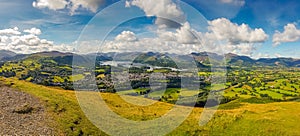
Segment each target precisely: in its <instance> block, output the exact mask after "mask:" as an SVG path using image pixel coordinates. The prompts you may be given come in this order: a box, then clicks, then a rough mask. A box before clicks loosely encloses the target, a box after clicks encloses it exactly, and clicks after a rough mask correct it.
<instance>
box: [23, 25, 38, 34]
mask: <svg viewBox="0 0 300 136" xmlns="http://www.w3.org/2000/svg"><path fill="white" fill-rule="evenodd" d="M24 32H25V33H29V34H33V35H40V34H41V33H42V31H41V30H40V29H37V28H35V27H34V28H31V29H26V30H24Z"/></svg>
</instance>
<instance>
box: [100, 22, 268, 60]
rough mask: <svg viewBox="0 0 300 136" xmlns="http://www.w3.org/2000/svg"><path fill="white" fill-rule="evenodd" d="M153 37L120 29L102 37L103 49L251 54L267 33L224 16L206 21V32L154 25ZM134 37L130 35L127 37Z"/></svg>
mask: <svg viewBox="0 0 300 136" xmlns="http://www.w3.org/2000/svg"><path fill="white" fill-rule="evenodd" d="M156 34H157V37H154V38H139V40H132V39H137V38H136V35H135V34H134V33H133V32H129V31H124V32H122V33H121V34H119V35H117V36H116V38H115V40H114V41H106V42H105V43H104V45H103V46H102V47H101V51H103V52H135V51H137V52H149V51H153V52H168V53H178V54H189V53H191V52H203V51H207V52H215V53H219V54H222V53H236V54H239V55H246V56H251V55H252V54H253V52H254V51H255V50H256V47H257V44H258V45H259V43H262V42H265V41H266V40H267V38H268V35H267V34H265V32H264V31H263V30H262V29H260V28H259V29H258V28H256V29H252V28H250V27H249V26H248V25H246V24H242V25H237V24H234V23H232V22H230V21H229V20H227V19H223V18H221V19H216V20H212V21H210V22H209V26H208V32H206V33H203V32H197V31H195V30H194V29H192V28H191V26H190V24H189V23H185V24H184V25H183V26H181V27H179V28H177V29H175V30H173V29H158V30H157V31H156ZM131 37H134V38H131Z"/></svg>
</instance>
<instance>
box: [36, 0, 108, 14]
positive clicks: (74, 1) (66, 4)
mask: <svg viewBox="0 0 300 136" xmlns="http://www.w3.org/2000/svg"><path fill="white" fill-rule="evenodd" d="M103 3H104V0H36V1H34V2H33V3H32V6H33V7H35V8H39V9H43V8H48V9H50V10H62V9H69V10H70V13H71V14H74V13H75V12H76V11H77V10H78V9H80V8H83V9H87V10H89V11H91V12H94V13H95V12H97V10H98V8H99V6H100V5H102V4H103Z"/></svg>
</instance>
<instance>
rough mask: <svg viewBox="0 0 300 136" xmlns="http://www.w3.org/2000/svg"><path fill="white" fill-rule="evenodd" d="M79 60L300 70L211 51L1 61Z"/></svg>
mask: <svg viewBox="0 0 300 136" xmlns="http://www.w3.org/2000/svg"><path fill="white" fill-rule="evenodd" d="M74 57H75V59H76V61H77V64H78V65H80V63H82V64H88V63H90V62H91V61H95V59H96V62H95V63H99V64H100V62H105V61H112V60H114V61H130V62H134V63H143V64H149V65H153V66H161V67H174V68H176V67H177V64H180V65H183V66H187V67H188V66H189V62H190V61H192V60H191V58H192V59H193V60H195V62H196V64H197V66H198V67H200V68H207V67H210V66H213V65H215V66H225V65H226V66H229V67H233V66H239V67H253V66H281V67H300V59H294V58H260V59H252V58H250V57H248V56H240V55H237V54H233V53H228V54H225V55H224V56H222V55H218V54H216V53H210V52H199V53H191V54H189V55H178V54H168V53H156V52H148V53H140V52H131V53H130V52H124V53H115V52H110V53H97V54H95V53H94V54H85V55H78V54H73V53H62V52H58V51H51V52H40V53H33V54H16V53H14V52H11V51H5V50H0V60H1V61H19V60H23V59H34V60H41V59H43V60H45V59H46V60H53V61H55V62H57V64H62V65H72V64H73V59H74Z"/></svg>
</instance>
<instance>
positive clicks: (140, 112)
mask: <svg viewBox="0 0 300 136" xmlns="http://www.w3.org/2000/svg"><path fill="white" fill-rule="evenodd" d="M1 82H2V83H5V84H6V85H9V86H11V87H13V88H17V89H19V90H20V91H23V92H26V93H29V94H32V95H34V96H35V97H37V98H39V99H40V100H41V101H42V102H43V103H44V104H45V105H46V107H47V112H48V113H49V115H50V116H52V117H53V118H54V119H55V121H56V122H55V123H54V124H52V126H53V127H56V128H58V129H59V130H60V134H61V135H104V133H103V132H101V131H100V130H99V129H97V128H96V127H95V126H94V125H93V124H92V123H91V122H90V121H89V120H88V119H87V118H86V117H85V116H84V114H83V112H82V111H81V110H80V107H79V105H78V103H77V99H76V97H75V94H74V91H67V90H62V89H59V88H52V87H45V86H41V85H35V84H32V83H29V82H26V81H19V80H17V79H14V78H1ZM100 95H101V96H102V97H103V98H104V99H105V101H106V103H107V104H108V105H109V107H110V108H111V109H112V110H113V111H114V112H116V113H118V114H119V115H121V116H123V117H125V118H128V119H131V120H149V119H154V118H158V117H160V116H162V115H163V114H165V113H166V112H167V111H168V110H169V109H171V108H172V105H171V104H167V103H162V102H158V103H155V104H154V105H151V106H149V107H141V106H136V105H132V104H129V103H126V102H124V100H122V99H121V98H120V97H119V96H118V95H117V94H111V93H100ZM128 97H132V96H128ZM136 99H141V100H142V99H144V98H138V97H136ZM100 107H101V106H100ZM299 108H300V105H299V103H298V102H274V103H268V104H249V103H245V102H239V101H233V102H230V103H227V104H224V105H222V106H221V107H220V109H219V110H218V111H217V113H216V114H215V115H214V116H213V118H212V120H210V122H209V123H208V124H206V125H205V126H202V127H200V126H199V125H198V121H199V117H200V115H201V113H202V111H203V108H194V110H193V112H192V113H191V114H190V115H189V117H188V118H187V120H185V121H184V122H183V123H182V124H181V125H180V126H179V127H178V128H177V129H175V130H174V131H173V132H171V133H170V134H169V135H297V134H299V133H300V131H299V129H298V128H299V127H300V125H299V123H298V120H300V113H299Z"/></svg>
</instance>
